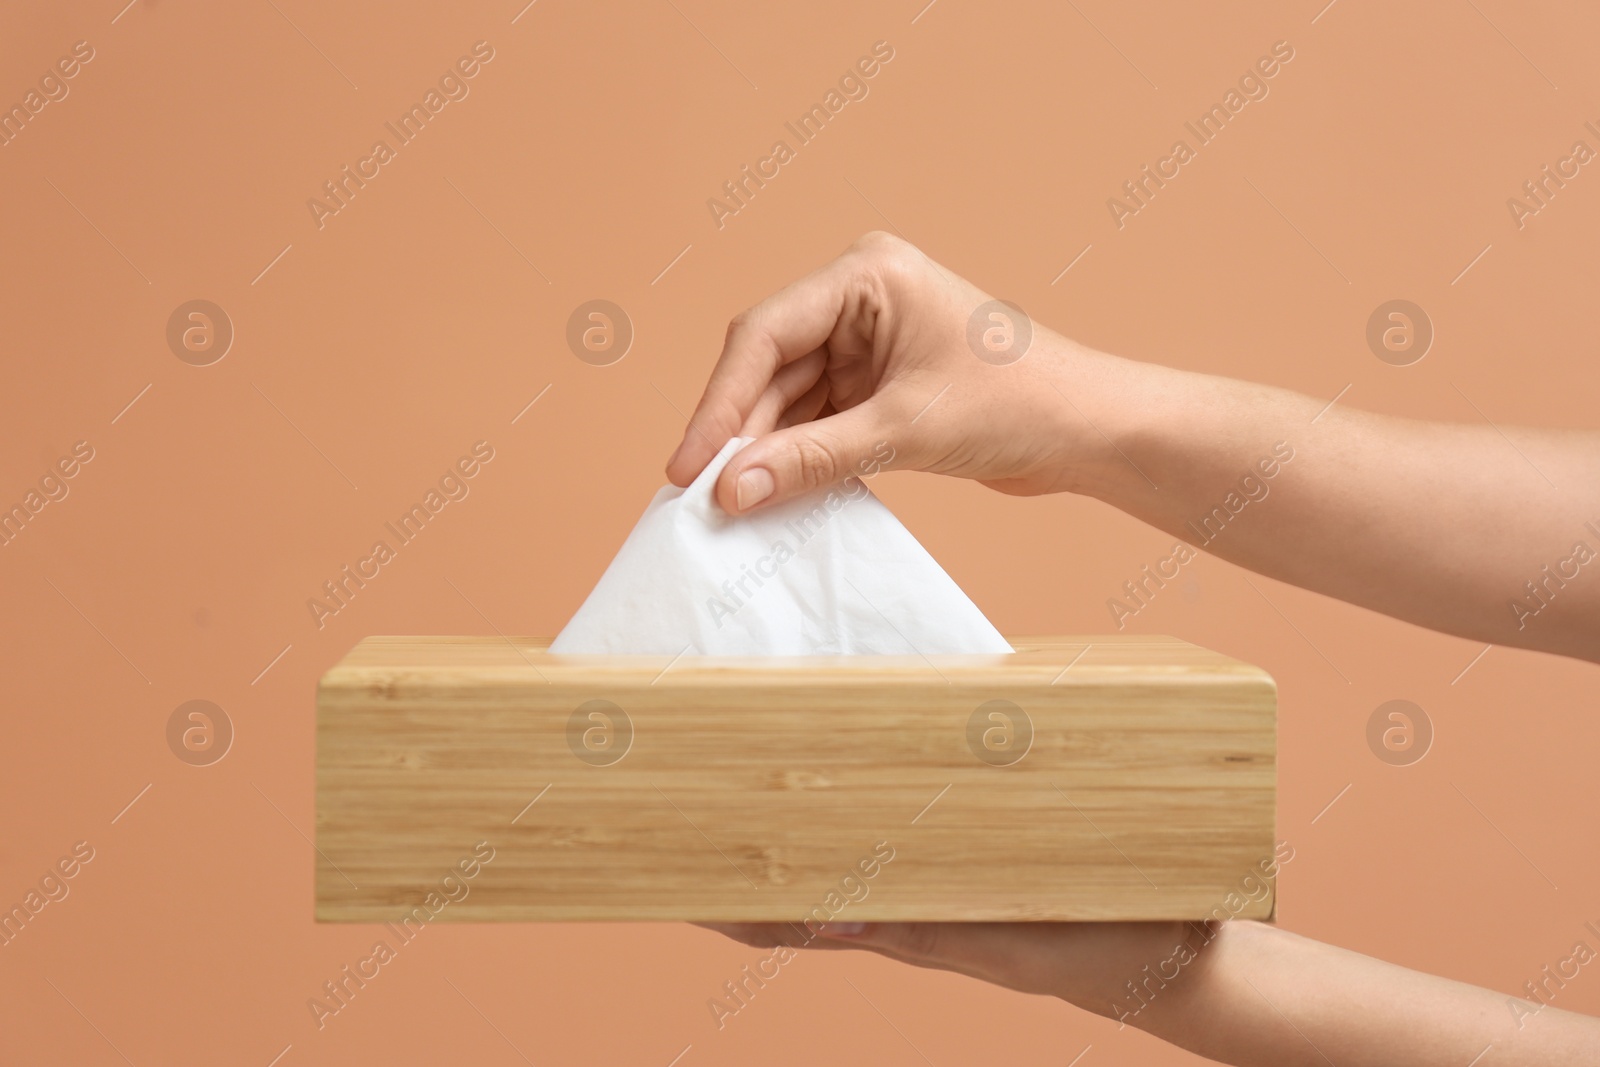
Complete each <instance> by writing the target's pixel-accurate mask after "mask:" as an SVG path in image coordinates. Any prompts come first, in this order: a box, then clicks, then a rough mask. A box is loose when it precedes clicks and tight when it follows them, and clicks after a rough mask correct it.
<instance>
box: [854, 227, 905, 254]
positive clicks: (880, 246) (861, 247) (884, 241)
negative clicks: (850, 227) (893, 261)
mask: <svg viewBox="0 0 1600 1067" xmlns="http://www.w3.org/2000/svg"><path fill="white" fill-rule="evenodd" d="M904 243H905V242H904V241H902V240H901V239H900V238H898V237H896V236H895V235H894V234H892V233H890V232H888V231H887V230H868V231H867V232H866V233H864V234H862V235H861V236H860V237H857V238H856V240H855V243H854V244H853V245H851V247H852V248H854V249H856V250H858V251H862V252H886V251H891V250H893V249H895V248H896V247H898V246H899V245H902V244H904Z"/></svg>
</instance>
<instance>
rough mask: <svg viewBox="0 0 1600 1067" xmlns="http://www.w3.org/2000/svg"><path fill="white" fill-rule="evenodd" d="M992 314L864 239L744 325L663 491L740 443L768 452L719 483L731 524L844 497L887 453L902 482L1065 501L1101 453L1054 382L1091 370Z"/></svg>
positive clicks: (898, 251) (934, 274)
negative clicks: (913, 479)
mask: <svg viewBox="0 0 1600 1067" xmlns="http://www.w3.org/2000/svg"><path fill="white" fill-rule="evenodd" d="M990 300H991V298H990V297H989V296H988V294H986V293H984V292H982V291H981V290H979V289H978V288H977V287H975V286H973V285H971V284H970V283H968V282H966V281H964V280H962V279H961V278H958V277H957V276H955V275H954V274H951V273H950V272H949V271H947V270H945V269H944V268H943V267H940V266H939V265H938V264H936V263H934V262H933V261H932V260H930V259H929V258H928V257H927V256H925V255H923V254H922V253H921V252H920V251H918V250H917V249H916V248H914V247H912V246H911V245H909V244H907V243H906V242H904V241H902V240H900V239H899V238H896V237H892V236H890V235H888V234H884V233H869V234H867V235H866V236H865V237H863V238H861V240H859V241H857V242H856V243H855V244H854V245H853V246H852V247H851V248H850V249H849V251H847V252H846V253H845V254H844V255H842V256H840V257H839V258H838V259H836V260H834V261H833V262H832V263H829V264H828V265H827V266H825V267H823V268H822V269H820V270H818V271H816V272H814V273H812V274H810V275H808V276H807V277H805V278H802V279H800V280H799V281H798V282H795V283H794V284H793V285H790V286H789V287H787V288H785V289H783V290H781V291H780V292H778V293H776V294H774V295H773V296H771V297H768V298H767V299H766V300H763V301H762V302H761V303H759V304H757V305H756V306H755V307H753V308H751V309H750V310H748V311H746V312H744V313H742V314H740V315H739V316H737V317H736V318H735V319H734V320H733V322H732V323H731V324H730V325H729V327H728V336H727V340H726V342H725V343H724V345H723V350H722V358H721V359H720V360H719V361H718V363H717V366H716V369H715V370H714V371H713V372H712V374H711V379H710V382H709V384H708V385H707V386H706V391H705V395H704V396H703V397H702V398H701V400H700V404H699V406H698V407H696V409H695V413H694V416H693V417H692V418H691V419H690V421H689V426H688V428H687V429H686V430H685V431H684V436H683V442H682V444H680V445H679V446H678V449H677V451H676V452H675V453H673V456H672V458H671V460H669V461H668V463H667V477H668V478H670V479H671V480H672V482H673V483H674V484H676V485H688V484H689V482H690V481H692V480H693V479H694V477H695V475H697V474H699V473H700V471H701V470H702V469H703V468H704V467H705V465H706V463H707V462H709V461H710V460H711V458H712V457H713V456H714V455H716V453H717V451H718V450H719V449H720V448H721V447H722V446H723V445H724V444H726V443H727V441H728V439H729V438H731V437H734V436H745V437H755V438H757V440H756V441H755V442H754V443H753V444H751V445H750V446H749V447H747V448H745V449H744V450H743V451H742V452H740V453H739V454H738V455H736V456H735V457H734V458H733V461H732V462H730V463H729V464H728V466H727V468H726V469H725V470H724V471H723V472H722V476H721V478H720V479H719V480H718V482H717V499H718V501H719V503H721V505H722V507H723V508H724V509H725V510H726V511H728V512H729V513H737V512H741V511H745V510H748V509H750V508H752V507H756V506H759V505H761V504H771V503H777V502H778V501H781V500H786V499H788V498H790V497H793V496H796V495H798V494H800V493H804V492H806V491H808V490H811V489H816V488H819V487H822V486H827V485H831V484H833V483H835V482H837V481H840V480H841V479H843V478H845V477H847V476H848V475H851V474H854V473H856V471H857V470H858V469H859V464H860V463H861V462H862V461H863V460H866V459H868V458H870V457H872V456H873V455H874V449H875V446H876V445H878V444H879V443H880V442H888V443H889V444H890V445H891V446H892V447H893V449H894V459H893V460H892V461H891V462H890V463H889V464H888V466H889V467H892V468H911V469H915V470H925V471H935V472H938V473H943V474H954V475H959V476H962V477H967V478H976V479H978V480H980V481H982V482H984V483H986V484H988V485H990V486H992V487H994V488H996V489H1000V490H1002V491H1005V492H1010V493H1022V494H1032V493H1046V492H1053V491H1057V490H1061V489H1065V488H1069V485H1068V480H1067V475H1068V474H1069V472H1070V471H1071V470H1072V468H1073V465H1074V452H1075V450H1077V449H1079V448H1089V447H1093V445H1094V439H1093V438H1086V437H1085V434H1084V431H1085V430H1086V429H1087V428H1088V427H1087V426H1086V425H1085V423H1084V422H1083V420H1081V419H1076V420H1075V419H1072V418H1069V417H1067V412H1069V411H1070V410H1071V408H1070V405H1069V404H1068V403H1067V402H1066V401H1065V399H1064V397H1063V395H1062V393H1061V392H1060V389H1059V387H1058V386H1057V385H1056V382H1055V377H1056V372H1057V371H1058V369H1059V368H1060V367H1061V365H1062V364H1063V363H1065V362H1066V361H1067V360H1069V359H1074V358H1078V357H1080V356H1081V357H1083V358H1085V359H1088V358H1092V357H1093V355H1094V354H1093V353H1090V352H1089V351H1088V350H1086V349H1081V348H1080V347H1079V346H1076V345H1073V344H1072V343H1071V342H1069V341H1067V340H1066V339H1065V338H1062V337H1060V336H1059V335H1057V334H1054V333H1052V332H1050V331H1048V330H1045V329H1044V328H1042V327H1040V326H1038V325H1037V324H1029V323H1028V322H1027V320H1026V319H1024V318H1023V316H1021V315H1020V314H1018V313H1016V312H1015V311H1014V310H1012V309H1009V308H1002V307H1000V306H999V305H996V306H995V307H992V308H983V305H985V304H987V303H989V302H990ZM980 308H983V312H984V313H982V314H979V313H980ZM987 312H993V313H995V314H996V315H998V316H1000V317H999V318H993V319H991V318H990V317H989V315H988V314H987ZM975 314H979V329H978V330H977V331H975V332H976V334H977V336H978V338H979V340H978V343H977V345H976V347H974V346H973V345H972V344H969V340H968V334H969V323H970V322H971V321H972V320H973V318H974V315H975ZM985 331H990V332H989V334H988V336H989V344H988V345H985V344H984V341H983V335H984V332H985ZM1008 335H1009V338H1010V341H1011V347H1010V349H1009V350H1007V349H1006V347H1005V342H1006V338H1007V336H1008ZM1030 337H1031V339H1030ZM1023 343H1026V346H1027V347H1026V349H1025V350H1023V349H1022V345H1023ZM1019 351H1020V352H1021V355H1020V358H1015V359H1014V361H1011V362H1006V360H1011V359H1012V357H1014V356H1016V355H1017V353H1018V352H1019ZM979 352H982V353H983V357H984V358H980V355H979V354H978V353H979ZM774 430H776V432H773V431H774Z"/></svg>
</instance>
